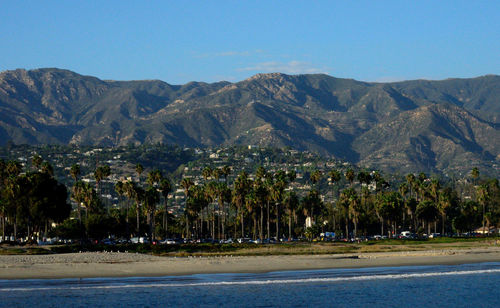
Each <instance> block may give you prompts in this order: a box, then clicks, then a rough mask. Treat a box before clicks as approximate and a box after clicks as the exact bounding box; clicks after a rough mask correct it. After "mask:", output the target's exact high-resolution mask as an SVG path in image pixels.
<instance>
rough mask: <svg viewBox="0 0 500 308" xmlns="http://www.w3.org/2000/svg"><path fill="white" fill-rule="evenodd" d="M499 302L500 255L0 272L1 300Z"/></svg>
mask: <svg viewBox="0 0 500 308" xmlns="http://www.w3.org/2000/svg"><path fill="white" fill-rule="evenodd" d="M313 305H321V306H326V307H351V308H352V307H500V262H494V263H478V264H465V265H453V266H443V265H440V266H405V267H378V268H363V269H331V270H313V271H286V272H271V273H261V274H211V275H206V274H204V275H188V276H168V277H153V278H152V277H141V278H104V279H103V278H99V279H52V280H43V279H39V280H0V307H177V306H185V307H221V306H222V307H310V306H313Z"/></svg>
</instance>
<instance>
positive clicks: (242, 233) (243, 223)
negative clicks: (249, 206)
mask: <svg viewBox="0 0 500 308" xmlns="http://www.w3.org/2000/svg"><path fill="white" fill-rule="evenodd" d="M240 221H241V237H242V238H244V237H245V219H244V217H243V211H241V213H240Z"/></svg>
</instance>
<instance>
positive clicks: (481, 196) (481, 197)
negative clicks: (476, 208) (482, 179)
mask: <svg viewBox="0 0 500 308" xmlns="http://www.w3.org/2000/svg"><path fill="white" fill-rule="evenodd" d="M488 198H489V196H488V186H486V185H485V184H483V185H480V186H479V187H478V188H477V202H479V204H481V206H482V208H483V211H482V212H483V214H482V216H483V217H482V225H483V234H485V233H486V229H485V222H486V220H485V218H486V215H485V214H486V204H487V203H488ZM488 228H489V227H488ZM488 233H489V229H488Z"/></svg>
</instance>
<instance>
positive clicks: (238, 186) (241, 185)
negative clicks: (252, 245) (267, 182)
mask: <svg viewBox="0 0 500 308" xmlns="http://www.w3.org/2000/svg"><path fill="white" fill-rule="evenodd" d="M249 188H250V180H249V179H248V174H247V173H246V172H245V171H242V172H241V173H240V175H238V178H237V179H236V181H235V182H234V190H233V198H232V199H233V203H234V204H235V205H236V208H237V216H239V218H240V224H241V237H242V238H243V237H245V225H244V213H243V205H244V204H245V197H246V195H247V194H248V190H249Z"/></svg>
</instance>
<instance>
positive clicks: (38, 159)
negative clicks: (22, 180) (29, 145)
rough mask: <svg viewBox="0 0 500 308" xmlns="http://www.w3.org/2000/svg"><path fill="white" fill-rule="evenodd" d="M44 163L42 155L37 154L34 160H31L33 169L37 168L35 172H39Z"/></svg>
mask: <svg viewBox="0 0 500 308" xmlns="http://www.w3.org/2000/svg"><path fill="white" fill-rule="evenodd" d="M42 162H43V159H42V157H41V156H40V155H38V154H35V155H34V156H33V158H32V159H31V163H32V164H33V167H35V170H39V169H40V166H41V164H42Z"/></svg>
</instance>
